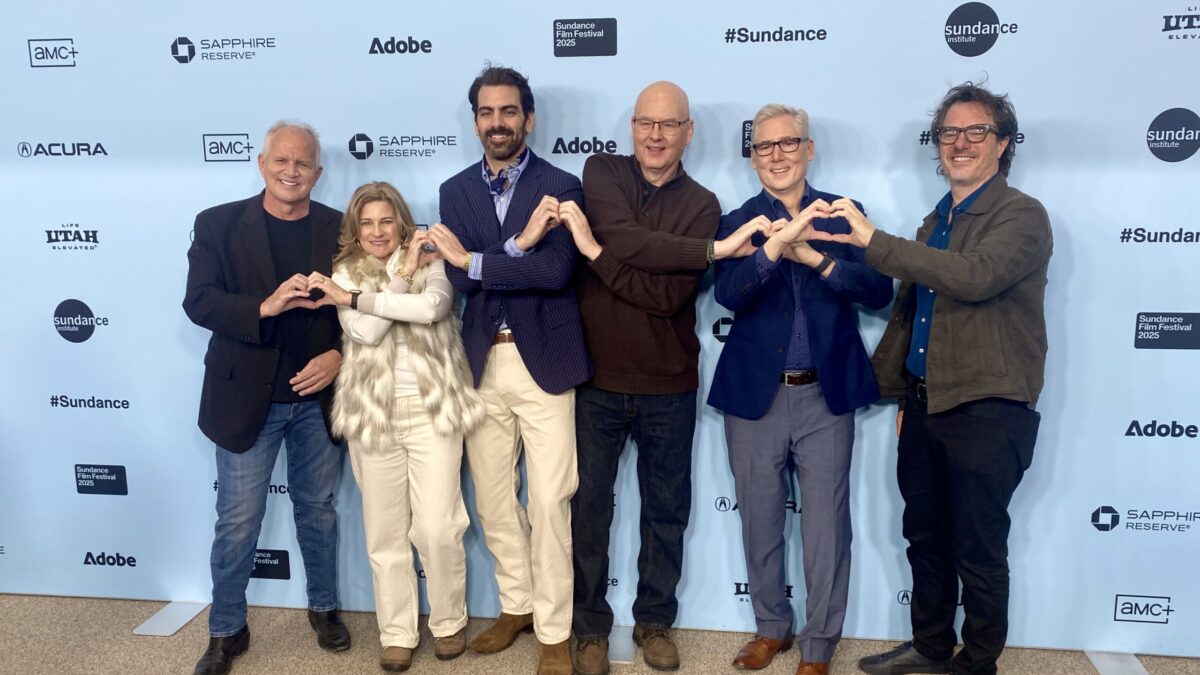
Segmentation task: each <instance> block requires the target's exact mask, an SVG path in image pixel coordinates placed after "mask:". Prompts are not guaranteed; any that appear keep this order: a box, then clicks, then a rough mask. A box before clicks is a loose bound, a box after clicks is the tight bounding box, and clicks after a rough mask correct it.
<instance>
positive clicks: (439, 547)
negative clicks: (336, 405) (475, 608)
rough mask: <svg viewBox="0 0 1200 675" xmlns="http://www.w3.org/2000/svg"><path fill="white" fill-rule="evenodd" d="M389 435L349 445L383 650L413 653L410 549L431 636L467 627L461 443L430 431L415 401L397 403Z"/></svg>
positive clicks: (414, 601) (417, 399)
mask: <svg viewBox="0 0 1200 675" xmlns="http://www.w3.org/2000/svg"><path fill="white" fill-rule="evenodd" d="M392 428H393V436H392V443H391V445H389V446H388V447H382V448H374V447H363V446H362V445H361V444H359V443H356V442H355V441H350V443H349V445H350V465H351V466H352V467H353V469H354V480H355V481H357V482H358V488H359V490H360V491H361V492H362V502H363V527H364V530H365V533H366V538H367V557H368V558H369V559H370V561H371V574H372V576H373V578H374V582H375V614H376V618H377V620H378V622H379V633H380V636H379V639H380V642H381V643H382V644H383V646H384V647H409V648H415V647H416V646H417V643H418V642H420V635H419V634H418V632H417V611H418V609H419V606H420V602H419V599H418V595H417V574H416V571H415V570H414V568H413V546H416V548H417V552H418V553H419V554H420V555H421V562H422V564H423V565H424V568H425V579H426V587H425V590H426V592H427V594H428V597H429V630H430V632H432V633H433V635H434V637H445V636H447V635H453V634H455V633H457V632H458V631H459V630H460V629H461V628H463V627H464V626H466V625H467V602H466V592H467V561H466V554H465V552H464V551H463V533H464V532H465V531H466V529H467V526H468V525H469V524H470V520H469V519H468V517H467V510H466V507H465V506H464V505H463V500H462V487H461V483H460V472H461V468H462V437H461V436H460V435H457V434H456V435H454V436H442V435H439V434H438V433H437V432H436V431H434V428H433V422H432V421H431V420H430V419H429V414H428V413H426V412H425V409H424V408H422V407H421V401H420V397H419V396H402V397H398V398H396V404H395V410H394V413H393V415H392Z"/></svg>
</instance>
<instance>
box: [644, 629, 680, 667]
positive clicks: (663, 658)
mask: <svg viewBox="0 0 1200 675" xmlns="http://www.w3.org/2000/svg"><path fill="white" fill-rule="evenodd" d="M633 641H634V642H636V643H637V646H639V647H641V648H642V660H643V661H645V662H646V665H648V666H650V667H651V668H653V669H655V670H679V648H678V647H676V646H675V642H674V641H672V640H671V635H670V633H668V632H667V631H665V630H663V629H662V628H643V627H641V626H634V627H633Z"/></svg>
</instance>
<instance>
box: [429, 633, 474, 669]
mask: <svg viewBox="0 0 1200 675" xmlns="http://www.w3.org/2000/svg"><path fill="white" fill-rule="evenodd" d="M466 650H467V629H466V628H460V629H459V630H458V632H457V633H455V634H454V635H447V636H446V637H440V638H434V639H433V655H434V656H436V657H437V658H438V660H439V661H449V660H450V659H455V658H458V657H459V656H462V653H463V652H465V651H466Z"/></svg>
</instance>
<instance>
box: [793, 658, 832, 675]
mask: <svg viewBox="0 0 1200 675" xmlns="http://www.w3.org/2000/svg"><path fill="white" fill-rule="evenodd" d="M796 675H829V664H828V663H812V662H811V661H801V662H800V665H799V666H797V667H796Z"/></svg>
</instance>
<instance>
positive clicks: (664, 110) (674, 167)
mask: <svg viewBox="0 0 1200 675" xmlns="http://www.w3.org/2000/svg"><path fill="white" fill-rule="evenodd" d="M689 107H690V106H689V104H688V97H687V94H686V93H684V91H683V89H681V88H680V87H679V85H677V84H675V83H674V82H655V83H654V84H652V85H650V86H649V87H646V88H645V89H643V90H642V93H640V94H638V97H637V103H635V104H634V106H633V120H632V122H631V126H632V130H633V155H634V157H637V161H638V164H639V165H640V166H641V168H642V176H643V177H644V178H645V179H646V180H647V181H649V182H650V184H651V185H662V184H664V183H666V182H667V181H669V180H671V178H673V177H674V176H675V175H676V174H677V173H678V171H679V160H680V159H681V158H682V157H683V151H684V149H686V148H687V146H688V143H691V142H692V130H693V126H694V125H693V124H692V120H691V118H692V115H691V112H690V110H689Z"/></svg>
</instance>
